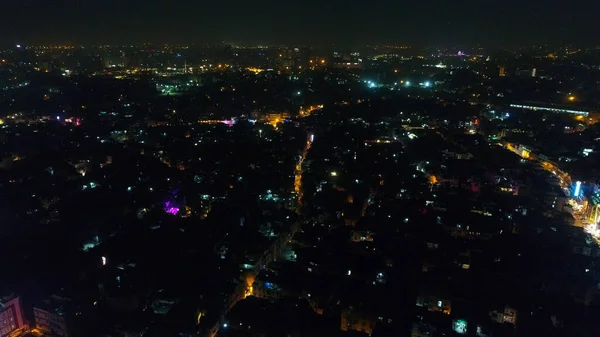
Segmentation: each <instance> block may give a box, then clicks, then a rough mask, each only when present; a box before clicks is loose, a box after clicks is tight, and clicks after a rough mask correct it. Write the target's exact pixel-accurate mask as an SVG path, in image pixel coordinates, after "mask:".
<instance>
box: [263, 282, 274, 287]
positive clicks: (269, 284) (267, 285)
mask: <svg viewBox="0 0 600 337" xmlns="http://www.w3.org/2000/svg"><path fill="white" fill-rule="evenodd" d="M265 287H267V288H272V287H273V283H271V282H265Z"/></svg>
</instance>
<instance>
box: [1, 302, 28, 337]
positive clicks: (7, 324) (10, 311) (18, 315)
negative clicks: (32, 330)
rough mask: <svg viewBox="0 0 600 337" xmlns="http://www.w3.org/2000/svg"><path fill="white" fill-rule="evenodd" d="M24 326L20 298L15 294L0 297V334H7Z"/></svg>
mask: <svg viewBox="0 0 600 337" xmlns="http://www.w3.org/2000/svg"><path fill="white" fill-rule="evenodd" d="M24 326H25V324H24V323H23V308H22V307H21V299H20V298H19V297H18V296H15V295H8V296H4V297H0V336H9V335H11V334H13V333H15V332H16V331H18V330H19V329H23V328H24Z"/></svg>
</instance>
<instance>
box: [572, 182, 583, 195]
mask: <svg viewBox="0 0 600 337" xmlns="http://www.w3.org/2000/svg"><path fill="white" fill-rule="evenodd" d="M579 193H581V181H577V182H576V183H575V192H574V193H573V196H574V197H575V198H577V197H578V196H579Z"/></svg>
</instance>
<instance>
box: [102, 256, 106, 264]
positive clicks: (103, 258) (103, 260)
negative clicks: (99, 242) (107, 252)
mask: <svg viewBox="0 0 600 337" xmlns="http://www.w3.org/2000/svg"><path fill="white" fill-rule="evenodd" d="M102 265H103V266H106V256H103V257H102Z"/></svg>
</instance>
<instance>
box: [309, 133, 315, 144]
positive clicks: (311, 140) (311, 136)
mask: <svg viewBox="0 0 600 337" xmlns="http://www.w3.org/2000/svg"><path fill="white" fill-rule="evenodd" d="M314 141H315V135H314V134H311V135H310V142H311V143H312V142H314Z"/></svg>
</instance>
